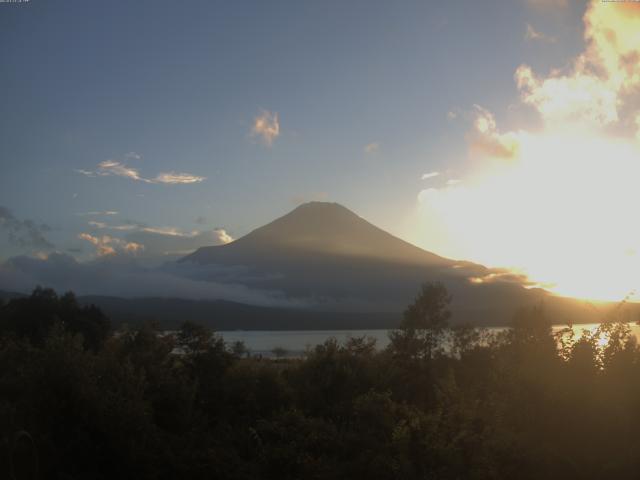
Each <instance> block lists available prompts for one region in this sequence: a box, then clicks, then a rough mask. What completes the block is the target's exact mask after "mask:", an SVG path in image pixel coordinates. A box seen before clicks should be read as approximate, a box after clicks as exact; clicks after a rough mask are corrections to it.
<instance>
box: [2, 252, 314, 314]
mask: <svg viewBox="0 0 640 480" xmlns="http://www.w3.org/2000/svg"><path fill="white" fill-rule="evenodd" d="M123 260H127V261H123ZM194 268H195V267H193V266H190V265H171V266H166V267H163V268H145V267H141V266H140V265H139V264H138V263H136V261H135V260H134V259H132V258H128V259H121V258H118V257H115V256H106V257H102V258H100V260H99V261H95V262H86V263H80V262H78V261H77V260H75V259H74V258H73V257H71V256H69V255H64V254H59V253H54V254H50V255H48V256H47V257H46V258H33V257H24V256H22V257H13V258H11V259H9V260H8V261H6V262H5V263H4V264H0V289H5V290H10V291H19V292H25V293H26V292H29V291H31V290H32V289H33V288H35V286H36V285H44V286H47V287H52V288H55V289H56V290H58V291H69V290H71V291H74V292H75V293H76V294H77V295H107V296H116V297H124V298H133V297H170V298H184V299H191V300H218V299H225V300H230V301H236V302H242V303H250V304H254V305H264V306H277V305H280V306H304V303H303V302H294V301H291V300H290V299H287V298H285V296H284V295H282V294H281V293H280V292H277V291H273V290H258V289H252V288H249V287H246V286H244V285H241V284H240V283H238V282H241V281H244V277H243V276H244V273H243V272H242V271H224V272H218V271H217V270H216V269H215V268H213V267H212V268H208V271H209V275H207V277H208V278H209V279H208V280H205V279H202V278H197V277H198V276H202V273H203V267H198V271H197V272H194V271H191V270H193V269H194ZM204 269H207V268H206V267H205V268H204ZM227 270H229V269H227ZM216 278H220V279H221V280H216Z"/></svg>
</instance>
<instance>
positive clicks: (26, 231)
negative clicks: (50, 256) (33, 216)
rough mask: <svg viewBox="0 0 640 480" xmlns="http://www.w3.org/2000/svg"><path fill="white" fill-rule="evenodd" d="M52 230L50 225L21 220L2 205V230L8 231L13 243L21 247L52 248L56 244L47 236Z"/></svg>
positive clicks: (0, 226)
mask: <svg viewBox="0 0 640 480" xmlns="http://www.w3.org/2000/svg"><path fill="white" fill-rule="evenodd" d="M50 230H51V228H50V227H49V226H48V225H45V224H37V223H35V222H33V221H31V220H20V219H18V218H16V217H15V216H14V215H13V214H12V213H11V211H10V210H9V209H8V208H6V207H3V206H0V231H1V232H4V233H6V235H7V238H8V240H9V242H10V243H11V244H13V245H16V246H18V247H21V248H33V249H44V250H49V249H52V248H54V245H53V244H52V243H51V242H50V241H49V240H48V239H47V237H46V234H47V233H48V232H49V231H50Z"/></svg>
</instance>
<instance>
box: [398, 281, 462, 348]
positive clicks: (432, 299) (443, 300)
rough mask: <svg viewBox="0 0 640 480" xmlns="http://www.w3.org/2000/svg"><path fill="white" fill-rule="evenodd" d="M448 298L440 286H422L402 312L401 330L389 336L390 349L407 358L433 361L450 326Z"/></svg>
mask: <svg viewBox="0 0 640 480" xmlns="http://www.w3.org/2000/svg"><path fill="white" fill-rule="evenodd" d="M451 299H452V297H451V295H449V293H448V291H447V289H446V287H445V286H444V285H443V284H442V283H440V282H426V283H424V284H422V287H421V288H420V291H419V293H418V295H417V296H416V298H415V300H414V302H413V303H412V304H411V305H409V307H407V309H406V310H405V311H404V316H403V320H402V322H401V323H400V329H399V330H395V331H392V332H391V333H390V334H389V336H390V339H391V349H392V350H393V351H394V352H395V353H397V354H400V355H401V356H407V357H409V358H428V359H429V358H432V357H433V355H434V354H435V352H436V350H437V348H438V346H439V344H440V342H441V339H442V336H443V333H444V330H445V329H446V328H447V327H448V325H449V319H450V318H451V311H450V310H449V304H450V303H451Z"/></svg>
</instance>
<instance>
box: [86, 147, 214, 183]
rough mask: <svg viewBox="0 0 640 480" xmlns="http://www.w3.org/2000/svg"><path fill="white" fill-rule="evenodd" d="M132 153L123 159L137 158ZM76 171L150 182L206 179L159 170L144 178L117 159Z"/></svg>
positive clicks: (88, 174) (89, 175)
mask: <svg viewBox="0 0 640 480" xmlns="http://www.w3.org/2000/svg"><path fill="white" fill-rule="evenodd" d="M131 155H132V153H129V154H127V155H125V159H131V158H133V159H139V158H141V157H140V156H139V155H138V154H135V155H136V157H132V156H131ZM75 171H76V172H77V173H80V174H82V175H85V176H87V177H109V176H116V177H123V178H128V179H130V180H134V181H137V182H143V183H151V184H168V185H176V184H191V183H200V182H203V181H204V180H206V177H201V176H198V175H192V174H190V173H178V172H173V171H172V172H160V173H158V174H157V175H156V176H155V177H153V178H146V177H143V176H141V175H140V171H139V170H138V169H137V168H134V167H130V166H129V165H127V164H126V163H125V162H122V161H117V160H104V161H103V162H100V163H99V164H98V168H97V169H96V170H95V171H91V170H83V169H76V170H75Z"/></svg>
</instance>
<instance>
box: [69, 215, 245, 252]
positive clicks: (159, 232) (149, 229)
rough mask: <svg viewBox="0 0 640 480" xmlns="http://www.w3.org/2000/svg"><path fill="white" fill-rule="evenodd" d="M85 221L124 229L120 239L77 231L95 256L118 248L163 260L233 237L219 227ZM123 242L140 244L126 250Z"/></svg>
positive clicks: (221, 243) (228, 240)
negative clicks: (196, 228) (94, 246)
mask: <svg viewBox="0 0 640 480" xmlns="http://www.w3.org/2000/svg"><path fill="white" fill-rule="evenodd" d="M88 224H89V226H91V227H92V228H94V229H96V230H112V231H120V232H127V233H126V234H125V237H124V239H119V238H116V237H113V236H110V235H106V236H105V235H91V234H88V233H83V234H81V235H82V237H81V238H82V239H83V240H87V241H90V242H91V243H93V244H94V245H96V247H97V251H96V253H97V254H98V255H99V256H104V255H113V254H116V253H118V250H119V249H120V250H124V252H127V253H137V254H138V255H139V256H140V257H141V258H144V259H146V260H154V259H156V260H159V261H167V260H173V259H175V258H180V257H183V256H184V255H187V254H189V253H192V252H193V251H195V250H197V249H198V248H200V247H208V246H213V245H224V244H226V243H230V242H232V241H233V237H232V236H231V235H229V233H228V232H227V231H226V230H225V229H223V228H215V229H213V230H206V231H200V230H192V231H190V232H185V231H183V230H180V229H179V228H176V227H153V226H148V225H144V224H139V223H130V224H122V225H109V224H107V223H105V222H97V221H93V220H92V221H90V222H88ZM90 237H91V238H90ZM92 239H93V240H92ZM127 244H136V245H140V246H141V248H139V249H134V247H133V246H131V247H129V248H128V249H127V248H126V245H127Z"/></svg>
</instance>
